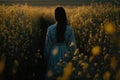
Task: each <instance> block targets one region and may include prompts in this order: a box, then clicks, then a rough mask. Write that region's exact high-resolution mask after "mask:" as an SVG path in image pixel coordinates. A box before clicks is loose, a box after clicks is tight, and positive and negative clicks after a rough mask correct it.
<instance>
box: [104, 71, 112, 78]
mask: <svg viewBox="0 0 120 80" xmlns="http://www.w3.org/2000/svg"><path fill="white" fill-rule="evenodd" d="M110 76H111V73H110V72H109V71H106V72H105V73H104V74H103V80H110Z"/></svg>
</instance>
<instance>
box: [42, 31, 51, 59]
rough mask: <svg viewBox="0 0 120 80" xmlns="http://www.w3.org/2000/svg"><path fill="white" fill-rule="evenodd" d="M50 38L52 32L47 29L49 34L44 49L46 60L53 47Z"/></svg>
mask: <svg viewBox="0 0 120 80" xmlns="http://www.w3.org/2000/svg"><path fill="white" fill-rule="evenodd" d="M50 36H51V34H50V30H49V29H47V34H46V39H45V48H44V56H45V58H46V59H48V58H49V55H50V50H51V46H52V41H51V37H50Z"/></svg>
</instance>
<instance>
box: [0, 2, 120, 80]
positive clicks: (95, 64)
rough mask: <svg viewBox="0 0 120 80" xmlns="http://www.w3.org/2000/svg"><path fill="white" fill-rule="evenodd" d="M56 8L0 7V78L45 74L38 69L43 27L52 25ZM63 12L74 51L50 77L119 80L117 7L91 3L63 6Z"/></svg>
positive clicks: (34, 79) (41, 61)
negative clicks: (72, 31) (70, 29)
mask: <svg viewBox="0 0 120 80" xmlns="http://www.w3.org/2000/svg"><path fill="white" fill-rule="evenodd" d="M55 7H56V6H51V7H44V6H43V7H35V6H29V5H19V4H16V5H11V6H7V5H0V78H3V79H4V78H5V80H6V76H7V77H12V78H11V80H15V79H16V80H18V79H17V77H19V76H24V75H25V78H24V79H27V80H39V79H40V77H41V76H42V75H43V74H44V71H43V72H41V71H40V70H43V69H42V68H44V66H45V65H42V64H44V56H43V49H44V46H43V45H44V40H42V39H44V38H45V33H46V29H47V27H48V26H50V25H51V24H53V23H55V19H54V9H55ZM65 10H66V13H67V17H68V22H69V24H70V25H71V27H72V28H73V30H74V34H75V38H76V45H77V49H76V50H75V52H74V53H70V52H68V53H67V54H65V56H64V57H65V58H64V59H61V60H60V61H59V63H58V64H56V66H55V67H54V68H53V69H51V70H50V71H49V72H48V77H49V78H51V80H53V79H57V80H120V64H119V63H120V6H116V5H112V4H109V3H108V4H91V5H86V6H76V7H75V6H74V7H71V6H65ZM71 45H72V46H74V45H75V44H74V43H72V44H71ZM71 45H70V46H71ZM72 46H71V48H72ZM31 68H32V70H31ZM33 68H34V69H33ZM37 71H38V72H37ZM30 75H31V76H30ZM40 75H41V76H40ZM21 79H22V80H23V78H21ZM7 80H8V79H7Z"/></svg>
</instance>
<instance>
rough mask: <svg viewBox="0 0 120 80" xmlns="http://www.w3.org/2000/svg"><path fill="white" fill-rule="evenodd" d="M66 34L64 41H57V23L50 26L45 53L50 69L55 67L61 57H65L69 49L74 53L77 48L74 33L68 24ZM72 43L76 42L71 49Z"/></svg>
mask: <svg viewBox="0 0 120 80" xmlns="http://www.w3.org/2000/svg"><path fill="white" fill-rule="evenodd" d="M64 36H65V41H64V43H56V24H54V25H51V26H49V27H48V29H47V34H46V41H45V50H44V51H45V52H44V55H45V57H46V59H47V60H48V69H50V68H52V67H54V66H55V65H56V64H57V63H58V61H59V60H60V59H63V58H64V55H65V54H66V53H67V52H68V51H70V52H72V53H73V51H74V50H75V49H76V45H75V37H74V33H73V30H72V28H71V27H70V26H68V25H67V27H66V31H65V34H64ZM71 43H72V45H73V44H74V46H73V47H72V48H73V49H70V45H71Z"/></svg>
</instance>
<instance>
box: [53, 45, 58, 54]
mask: <svg viewBox="0 0 120 80" xmlns="http://www.w3.org/2000/svg"><path fill="white" fill-rule="evenodd" d="M57 53H58V48H57V47H55V48H54V49H53V51H52V54H53V55H54V56H55V55H57Z"/></svg>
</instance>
